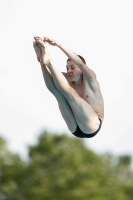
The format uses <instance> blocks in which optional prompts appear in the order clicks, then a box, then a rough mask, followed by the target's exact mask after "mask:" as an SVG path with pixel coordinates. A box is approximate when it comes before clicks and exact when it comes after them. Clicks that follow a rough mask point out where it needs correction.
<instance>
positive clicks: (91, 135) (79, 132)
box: [73, 118, 102, 138]
mask: <svg viewBox="0 0 133 200" xmlns="http://www.w3.org/2000/svg"><path fill="white" fill-rule="evenodd" d="M99 120H100V125H99V128H98V129H97V131H95V132H94V133H91V134H86V133H83V132H82V131H81V130H80V128H79V126H78V125H77V129H76V131H75V132H74V133H73V135H75V136H76V137H79V138H91V137H94V136H95V135H96V134H97V133H98V132H99V131H100V129H101V126H102V120H101V119H100V118H99Z"/></svg>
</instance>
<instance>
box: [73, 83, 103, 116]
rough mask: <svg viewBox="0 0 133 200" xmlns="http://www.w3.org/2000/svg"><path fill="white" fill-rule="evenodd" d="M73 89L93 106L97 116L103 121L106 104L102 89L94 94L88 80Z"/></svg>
mask: <svg viewBox="0 0 133 200" xmlns="http://www.w3.org/2000/svg"><path fill="white" fill-rule="evenodd" d="M72 87H73V89H74V90H75V91H76V92H77V93H78V95H79V96H80V97H81V98H83V99H84V100H85V101H86V102H87V103H88V104H90V105H91V107H92V108H93V109H94V111H95V112H96V113H97V115H98V116H99V117H100V118H101V119H103V118H104V103H103V97H102V94H101V91H100V89H99V90H97V91H95V92H94V91H93V90H92V88H91V86H90V85H89V83H88V82H87V81H86V80H84V81H83V84H82V85H81V86H76V87H75V86H73V85H72Z"/></svg>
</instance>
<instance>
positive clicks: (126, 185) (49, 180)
mask: <svg viewBox="0 0 133 200" xmlns="http://www.w3.org/2000/svg"><path fill="white" fill-rule="evenodd" d="M28 152H29V154H28V160H27V161H24V160H22V158H20V156H19V155H17V154H14V153H12V152H10V151H9V150H8V147H7V144H6V141H5V140H4V139H3V138H0V200H44V199H46V200H68V199H72V200H81V199H84V200H118V199H119V200H131V199H133V170H132V168H131V156H130V155H121V156H119V157H117V156H114V155H111V154H104V155H100V154H96V153H95V152H93V151H92V150H91V149H88V148H87V147H86V146H85V144H84V142H83V140H82V139H78V138H76V137H68V136H67V135H65V134H62V135H59V134H56V133H55V134H53V133H49V132H47V131H44V132H43V133H42V134H40V136H39V138H38V140H37V143H36V144H34V145H32V146H29V148H28Z"/></svg>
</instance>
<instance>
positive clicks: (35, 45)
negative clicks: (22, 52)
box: [33, 41, 42, 62]
mask: <svg viewBox="0 0 133 200" xmlns="http://www.w3.org/2000/svg"><path fill="white" fill-rule="evenodd" d="M33 47H34V50H35V53H36V56H37V60H38V61H39V62H40V59H41V57H42V50H41V48H40V46H39V44H38V43H37V42H36V41H35V42H33Z"/></svg>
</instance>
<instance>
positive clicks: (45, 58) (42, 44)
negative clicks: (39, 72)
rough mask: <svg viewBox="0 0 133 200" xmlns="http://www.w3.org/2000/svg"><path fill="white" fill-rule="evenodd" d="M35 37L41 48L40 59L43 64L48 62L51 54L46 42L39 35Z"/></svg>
mask: <svg viewBox="0 0 133 200" xmlns="http://www.w3.org/2000/svg"><path fill="white" fill-rule="evenodd" d="M34 39H35V42H36V43H38V45H39V48H40V49H41V57H39V61H40V62H41V63H43V64H47V63H48V62H49V61H50V55H49V51H48V48H47V45H46V43H45V42H44V41H43V40H42V38H40V37H38V36H37V37H34Z"/></svg>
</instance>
